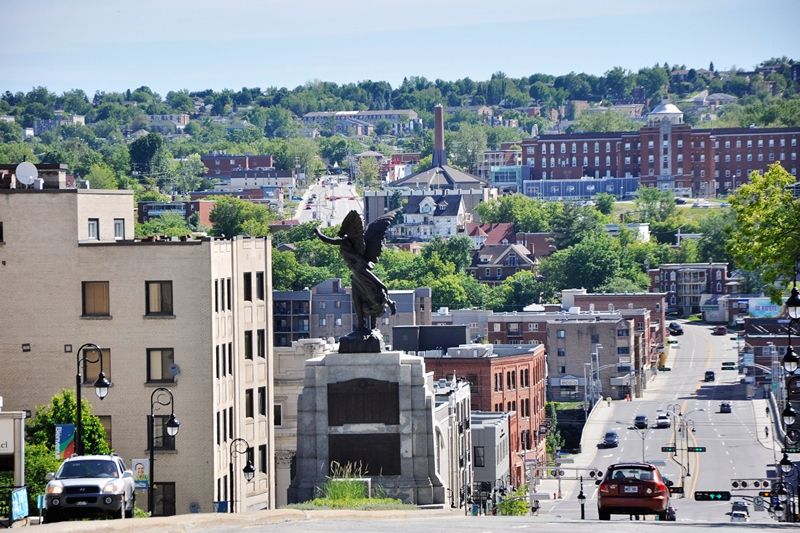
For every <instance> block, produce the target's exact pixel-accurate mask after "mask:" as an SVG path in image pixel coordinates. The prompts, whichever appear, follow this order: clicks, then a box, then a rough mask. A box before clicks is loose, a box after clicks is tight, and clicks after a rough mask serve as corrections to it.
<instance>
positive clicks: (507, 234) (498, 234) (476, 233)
mask: <svg viewBox="0 0 800 533" xmlns="http://www.w3.org/2000/svg"><path fill="white" fill-rule="evenodd" d="M466 234H467V236H468V237H469V238H470V239H472V248H473V249H474V250H478V249H480V247H481V246H483V245H485V244H486V245H492V244H514V243H516V242H517V238H516V233H515V232H514V223H513V222H495V223H489V224H473V223H469V224H467V227H466Z"/></svg>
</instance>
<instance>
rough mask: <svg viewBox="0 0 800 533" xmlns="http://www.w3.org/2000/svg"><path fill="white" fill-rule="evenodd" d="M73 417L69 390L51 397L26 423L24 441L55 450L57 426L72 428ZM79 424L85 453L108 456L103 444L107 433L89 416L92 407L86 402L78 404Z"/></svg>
mask: <svg viewBox="0 0 800 533" xmlns="http://www.w3.org/2000/svg"><path fill="white" fill-rule="evenodd" d="M76 415H77V402H76V401H75V394H74V392H73V391H72V390H70V389H64V390H62V391H61V393H60V394H56V395H55V396H53V397H52V398H51V400H50V403H49V404H45V405H39V406H37V408H36V414H35V415H34V416H33V418H32V419H31V420H30V421H29V422H28V425H27V428H26V430H25V432H26V435H27V437H26V440H27V441H28V442H31V443H38V444H44V445H46V446H47V447H48V448H49V449H51V450H54V449H55V438H56V424H74V423H75V417H76ZM81 421H82V427H83V447H84V453H86V454H87V455H91V454H100V455H102V454H108V453H111V448H110V447H109V445H108V442H107V441H106V430H105V428H104V427H103V424H101V423H100V419H99V418H98V417H96V416H94V415H93V414H92V406H91V404H90V403H89V402H87V401H86V400H82V403H81Z"/></svg>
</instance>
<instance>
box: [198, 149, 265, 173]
mask: <svg viewBox="0 0 800 533" xmlns="http://www.w3.org/2000/svg"><path fill="white" fill-rule="evenodd" d="M200 160H201V161H202V162H203V164H204V165H205V166H206V169H207V172H206V176H208V177H209V178H228V177H230V175H231V172H233V171H234V170H257V169H273V168H275V159H274V158H273V156H271V155H268V154H259V155H250V154H246V155H232V154H226V153H224V152H213V153H210V154H203V155H202V156H200Z"/></svg>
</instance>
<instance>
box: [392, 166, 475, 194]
mask: <svg viewBox="0 0 800 533" xmlns="http://www.w3.org/2000/svg"><path fill="white" fill-rule="evenodd" d="M486 186H488V183H487V182H486V181H484V180H482V179H481V178H479V177H477V176H473V175H471V174H467V173H466V172H462V171H460V170H458V169H455V168H453V167H451V166H448V165H441V166H438V167H431V168H429V169H427V170H423V171H422V172H417V173H416V174H412V175H410V176H407V177H405V178H403V179H400V180H397V181H394V182H392V183H390V184H389V187H413V188H415V189H464V188H470V187H486Z"/></svg>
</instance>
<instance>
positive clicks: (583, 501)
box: [578, 476, 586, 520]
mask: <svg viewBox="0 0 800 533" xmlns="http://www.w3.org/2000/svg"><path fill="white" fill-rule="evenodd" d="M578 502H579V503H580V504H581V520H586V508H585V507H584V505H585V504H586V496H585V495H584V494H583V476H581V491H580V492H579V493H578Z"/></svg>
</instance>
